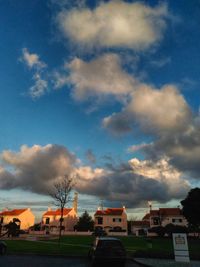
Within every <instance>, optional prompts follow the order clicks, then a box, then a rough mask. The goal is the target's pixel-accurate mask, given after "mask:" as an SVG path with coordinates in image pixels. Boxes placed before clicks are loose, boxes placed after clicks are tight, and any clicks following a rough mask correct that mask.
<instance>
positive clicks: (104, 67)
mask: <svg viewBox="0 0 200 267" xmlns="http://www.w3.org/2000/svg"><path fill="white" fill-rule="evenodd" d="M120 63H121V62H120V57H119V56H118V55H116V54H110V53H108V54H104V55H103V56H101V57H98V58H97V59H93V60H91V61H89V62H85V61H83V60H81V59H79V58H75V59H73V60H72V61H71V62H70V63H69V66H68V68H69V71H70V74H69V79H68V81H69V82H70V83H71V84H72V85H73V97H74V98H75V99H76V100H86V99H88V98H89V97H90V96H97V97H100V96H101V97H102V96H110V95H111V94H112V95H114V96H115V97H116V98H118V99H120V100H124V98H126V97H127V94H128V93H130V92H131V91H132V90H133V86H134V85H135V83H136V81H135V80H134V78H133V77H131V76H130V75H129V74H127V73H126V72H125V71H123V69H122V68H121V65H120Z"/></svg>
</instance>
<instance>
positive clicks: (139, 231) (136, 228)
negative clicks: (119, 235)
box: [131, 220, 150, 236]
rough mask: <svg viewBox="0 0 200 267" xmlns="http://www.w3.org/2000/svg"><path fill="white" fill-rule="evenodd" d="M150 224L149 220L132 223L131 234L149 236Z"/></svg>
mask: <svg viewBox="0 0 200 267" xmlns="http://www.w3.org/2000/svg"><path fill="white" fill-rule="evenodd" d="M149 228H150V223H149V221H148V220H141V221H133V222H131V232H132V233H133V234H134V235H136V236H140V235H147V233H148V229H149Z"/></svg>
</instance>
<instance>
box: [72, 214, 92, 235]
mask: <svg viewBox="0 0 200 267" xmlns="http://www.w3.org/2000/svg"><path fill="white" fill-rule="evenodd" d="M75 229H76V230H78V231H93V229H94V221H93V219H92V217H91V216H90V215H89V214H88V212H87V211H85V212H84V213H83V214H82V215H81V216H80V217H79V220H78V222H77V224H76V226H75Z"/></svg>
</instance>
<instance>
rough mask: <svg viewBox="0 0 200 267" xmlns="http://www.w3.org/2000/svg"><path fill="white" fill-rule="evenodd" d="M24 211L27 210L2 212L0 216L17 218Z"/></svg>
mask: <svg viewBox="0 0 200 267" xmlns="http://www.w3.org/2000/svg"><path fill="white" fill-rule="evenodd" d="M26 210H27V209H15V210H6V211H2V212H1V213H0V216H18V215H20V214H21V213H23V212H24V211H26Z"/></svg>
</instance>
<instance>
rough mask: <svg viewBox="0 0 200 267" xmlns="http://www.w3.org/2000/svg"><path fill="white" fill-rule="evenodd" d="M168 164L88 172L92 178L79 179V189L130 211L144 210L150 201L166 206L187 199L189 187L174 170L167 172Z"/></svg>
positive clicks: (131, 166) (169, 168)
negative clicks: (134, 209) (165, 204)
mask: <svg viewBox="0 0 200 267" xmlns="http://www.w3.org/2000/svg"><path fill="white" fill-rule="evenodd" d="M138 162H139V161H138ZM166 164H168V163H167V162H166V161H163V162H159V163H158V162H153V161H148V162H146V161H140V162H139V165H136V164H135V166H134V163H131V164H121V165H118V166H112V167H110V169H109V170H107V171H105V170H102V172H100V171H96V172H94V170H91V169H88V172H89V173H88V175H85V176H81V175H79V180H78V182H77V185H76V189H77V190H78V191H79V192H80V193H83V194H89V195H94V196H98V197H99V198H102V199H104V200H107V201H114V202H118V203H122V204H124V205H126V206H127V207H137V206H142V205H144V203H145V202H147V201H148V200H154V201H158V202H163V203H165V202H167V201H170V200H172V199H180V198H183V197H185V195H186V194H187V192H188V191H189V189H190V186H189V184H188V183H187V182H186V181H185V180H183V179H182V178H181V177H180V174H179V173H178V172H177V171H176V170H174V169H173V168H172V167H170V166H168V167H167V169H166ZM138 166H139V169H138ZM155 172H156V174H155V175H154V176H149V175H150V174H151V173H155ZM162 172H164V173H163V174H162ZM173 172H174V173H173ZM85 174H86V172H85ZM170 175H171V177H170Z"/></svg>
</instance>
